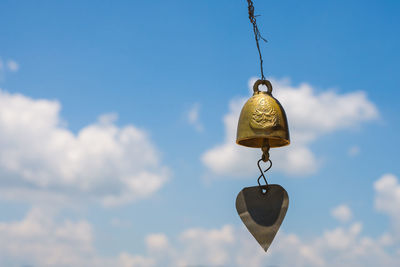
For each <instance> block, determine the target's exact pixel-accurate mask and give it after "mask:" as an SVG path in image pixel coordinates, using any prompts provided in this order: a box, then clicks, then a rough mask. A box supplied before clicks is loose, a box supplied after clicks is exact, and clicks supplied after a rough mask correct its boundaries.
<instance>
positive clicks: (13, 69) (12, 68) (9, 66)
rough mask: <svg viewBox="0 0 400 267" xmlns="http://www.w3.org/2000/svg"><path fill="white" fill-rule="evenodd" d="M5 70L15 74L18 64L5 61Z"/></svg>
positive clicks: (12, 61) (13, 61)
mask: <svg viewBox="0 0 400 267" xmlns="http://www.w3.org/2000/svg"><path fill="white" fill-rule="evenodd" d="M7 69H8V70H9V71H11V72H17V71H18V70H19V64H18V62H17V61H15V60H12V59H10V60H8V61H7Z"/></svg>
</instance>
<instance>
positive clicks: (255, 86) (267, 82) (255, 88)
mask: <svg viewBox="0 0 400 267" xmlns="http://www.w3.org/2000/svg"><path fill="white" fill-rule="evenodd" d="M261 84H263V85H265V86H267V88H268V91H267V94H269V95H270V94H272V84H271V82H270V81H268V80H257V81H256V82H255V83H254V85H253V92H254V93H255V94H256V93H259V92H260V90H258V86H260V85H261Z"/></svg>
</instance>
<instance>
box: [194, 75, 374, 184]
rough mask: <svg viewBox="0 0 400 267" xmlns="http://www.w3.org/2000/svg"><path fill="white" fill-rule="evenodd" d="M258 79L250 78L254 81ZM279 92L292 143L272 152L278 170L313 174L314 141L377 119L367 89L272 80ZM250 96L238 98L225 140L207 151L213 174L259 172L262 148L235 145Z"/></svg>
mask: <svg viewBox="0 0 400 267" xmlns="http://www.w3.org/2000/svg"><path fill="white" fill-rule="evenodd" d="M253 81H254V80H252V81H251V84H252V83H253ZM271 82H272V84H273V85H274V88H275V90H274V96H275V97H276V98H277V99H278V100H279V101H280V102H281V103H282V105H283V107H284V108H285V111H286V114H287V116H288V121H289V127H290V134H291V145H290V146H288V147H283V148H279V149H272V150H271V158H272V160H273V162H274V169H278V170H281V171H284V172H286V173H288V174H291V175H305V174H309V173H313V172H315V171H316V170H317V168H318V164H319V162H318V160H317V157H316V156H315V155H314V153H313V152H312V151H311V149H310V144H311V143H312V142H314V141H315V140H317V139H318V138H319V137H320V136H322V135H324V134H327V133H331V132H334V131H337V130H340V129H351V128H354V127H357V125H359V124H360V123H361V122H364V121H369V120H372V119H376V118H377V117H378V111H377V108H376V107H375V105H374V104H373V103H372V102H370V101H369V100H368V99H367V96H366V95H365V93H364V92H362V91H359V92H352V93H347V94H338V93H336V92H334V91H332V90H328V91H324V92H322V93H316V92H315V91H314V89H313V88H312V87H311V86H310V85H308V84H306V83H303V84H300V85H299V86H298V87H294V86H291V85H290V83H289V81H287V80H280V81H277V80H273V79H272V80H271ZM246 101H247V98H240V99H234V100H232V101H231V102H230V104H229V113H228V114H226V115H225V116H224V118H223V121H224V125H225V140H224V142H223V143H222V144H220V145H217V146H216V147H214V148H211V149H210V150H208V151H206V152H205V153H204V154H203V155H202V158H201V159H202V161H203V163H204V164H205V166H206V167H207V168H208V169H209V170H210V171H211V172H212V173H214V174H217V175H226V176H228V175H229V176H243V175H244V174H249V173H254V172H255V171H256V170H257V169H256V168H255V162H256V160H257V159H259V158H260V154H261V151H258V150H255V149H251V148H245V147H240V146H238V145H236V144H235V140H236V127H237V121H238V118H239V114H240V111H241V108H242V106H243V104H244V103H245V102H246Z"/></svg>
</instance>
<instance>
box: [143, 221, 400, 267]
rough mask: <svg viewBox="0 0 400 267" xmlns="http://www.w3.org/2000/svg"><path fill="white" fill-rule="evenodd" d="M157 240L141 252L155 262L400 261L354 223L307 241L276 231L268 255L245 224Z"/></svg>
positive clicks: (349, 265) (330, 266)
mask: <svg viewBox="0 0 400 267" xmlns="http://www.w3.org/2000/svg"><path fill="white" fill-rule="evenodd" d="M157 236H158V237H157V239H158V238H159V237H160V234H157ZM153 237H154V236H153ZM153 237H152V238H153ZM148 239H149V237H148ZM150 239H151V238H150ZM162 239H163V241H162V244H163V245H162V246H158V244H159V242H158V241H159V240H158V241H157V242H156V243H157V245H156V247H157V252H155V250H154V247H151V246H150V248H149V250H148V252H147V253H148V256H142V257H143V258H144V259H147V260H149V259H152V260H153V262H152V263H154V264H155V266H239V267H242V266H243V267H247V266H253V267H258V266H265V264H267V265H268V266H297V267H319V266H325V267H334V266H344V267H365V266H366V267H368V266H371V267H373V266H389V267H395V266H397V264H398V261H399V260H400V254H398V253H396V252H392V253H390V251H391V250H388V251H389V252H388V251H387V250H386V249H385V245H384V243H383V242H382V241H381V239H382V238H379V239H373V238H371V237H368V236H364V235H362V224H361V223H359V222H353V223H352V224H351V225H349V226H348V227H337V228H334V229H331V230H326V231H324V232H323V233H322V234H321V235H320V236H316V237H314V238H311V239H302V238H301V237H300V236H298V235H295V234H288V233H285V232H282V231H280V232H278V235H277V236H276V237H275V241H274V242H273V243H272V245H271V247H270V248H269V250H268V253H265V252H264V251H263V250H262V248H261V247H260V246H259V245H258V243H257V242H256V241H255V240H254V239H253V237H252V236H251V235H250V234H249V233H248V232H247V231H246V229H245V228H244V227H234V226H232V225H225V226H223V227H221V228H217V229H200V228H192V229H187V230H185V231H183V232H182V233H181V234H179V236H178V237H177V238H174V239H173V240H171V241H169V240H166V237H165V236H164V237H163V238H162ZM167 244H168V246H167Z"/></svg>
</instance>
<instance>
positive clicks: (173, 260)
mask: <svg viewBox="0 0 400 267" xmlns="http://www.w3.org/2000/svg"><path fill="white" fill-rule="evenodd" d="M374 189H375V205H376V206H375V207H376V208H377V209H378V210H380V211H382V212H385V213H386V214H388V215H389V217H390V218H391V219H393V220H395V221H396V220H397V219H398V204H399V202H398V201H399V199H400V198H399V195H400V194H399V193H398V192H399V189H400V184H399V181H398V179H397V177H395V176H394V175H384V176H382V177H381V178H380V179H378V180H377V181H376V182H375V184H374ZM388 206H389V207H388ZM343 207H345V208H343ZM346 207H347V206H345V205H340V206H338V207H336V208H334V209H333V213H339V214H341V216H342V215H343V214H345V213H348V211H346V212H343V210H347V209H348V207H347V208H346ZM340 210H341V212H338V211H340ZM350 213H351V211H350ZM346 216H347V215H346ZM346 219H347V221H348V222H349V224H348V225H347V226H339V227H335V228H333V229H327V230H325V231H322V232H321V233H315V236H310V237H307V238H304V237H301V236H299V235H296V234H293V233H287V232H283V231H282V230H280V231H279V232H278V234H277V236H276V237H275V240H274V242H273V243H272V245H271V247H270V248H269V250H268V253H265V252H264V251H263V249H262V248H261V247H260V246H259V245H258V243H257V242H256V241H255V240H254V238H253V237H252V236H251V235H250V234H249V233H248V232H247V230H246V228H245V227H244V226H243V225H241V226H239V227H238V226H232V225H224V226H222V227H220V228H211V229H205V228H189V229H186V230H183V231H182V232H181V233H179V234H178V235H177V236H175V237H171V238H168V237H167V236H166V235H165V234H163V233H154V234H150V235H148V236H147V237H146V238H145V243H146V247H147V250H146V252H145V254H143V255H134V254H130V253H128V252H121V253H119V254H118V255H116V256H115V257H108V258H107V257H102V256H100V255H99V254H98V252H96V250H95V249H94V248H93V245H92V243H93V239H94V234H93V230H92V227H91V225H90V224H89V223H88V222H86V221H77V222H72V221H69V220H66V221H61V222H57V221H56V220H55V219H54V216H51V215H49V214H48V213H46V212H43V211H42V210H38V209H32V210H31V211H30V212H29V213H28V215H27V216H26V217H25V218H24V219H22V220H21V221H15V222H6V223H5V222H3V223H0V237H1V240H2V242H0V265H5V266H14V265H18V266H20V265H23V264H34V265H38V266H77V267H80V266H96V267H97V266H98V267H103V266H121V267H135V266H138V267H152V266H174V267H175V266H178V267H179V266H203V265H204V266H238V267H241V266H243V267H247V266H252V267H258V266H260V267H261V266H265V265H266V264H267V265H268V266H296V267H319V266H324V267H336V266H343V267H375V266H388V267H395V266H398V262H399V261H400V249H399V248H400V239H396V238H393V236H395V235H394V234H393V233H395V231H396V229H393V231H394V232H393V231H389V232H384V233H382V234H381V236H378V237H370V236H368V235H366V234H364V233H363V224H362V223H361V222H357V221H351V218H346ZM397 223H398V221H397Z"/></svg>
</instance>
